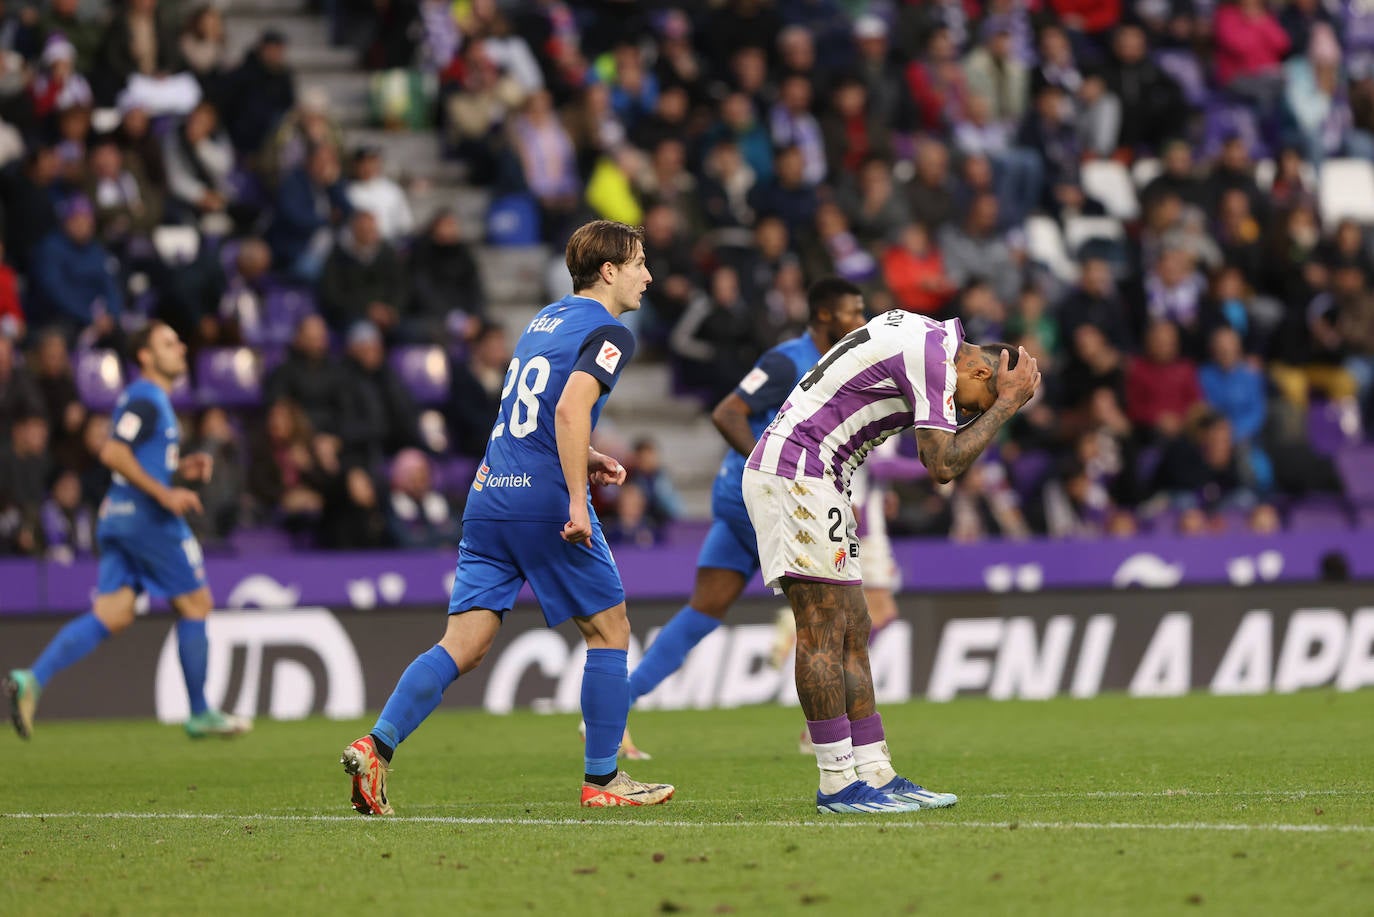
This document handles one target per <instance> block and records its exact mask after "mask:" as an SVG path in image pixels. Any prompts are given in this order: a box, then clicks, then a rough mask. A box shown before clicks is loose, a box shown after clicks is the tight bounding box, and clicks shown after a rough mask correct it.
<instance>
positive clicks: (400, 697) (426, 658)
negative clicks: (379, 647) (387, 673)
mask: <svg viewBox="0 0 1374 917" xmlns="http://www.w3.org/2000/svg"><path fill="white" fill-rule="evenodd" d="M457 680H458V665H457V664H456V663H455V662H454V661H453V657H452V656H450V655H449V654H448V650H446V649H444V648H443V647H442V646H439V645H437V644H436V645H435V646H432V647H430V648H429V649H428V650H426V651H425V652H423V653H421V654H420V655H418V656H416V657H415V661H414V662H412V663H411V664H410V665H409V666H407V667H406V670H405V671H404V672H402V673H401V680H400V681H398V682H396V689H395V690H394V691H392V692H391V696H390V697H389V698H387V701H386V706H385V707H383V708H382V715H381V716H379V717H378V718H377V725H376V726H373V727H372V734H373V735H374V736H376V737H377V738H379V739H381V740H382V742H384V743H385V744H386V745H387V746H388V747H389V748H391V749H392V750H393V751H394V750H395V749H396V746H398V745H400V744H401V743H402V742H404V741H405V740H406V736H408V735H410V734H411V733H412V732H414V731H415V730H416V729H417V728H419V726H420V724H421V723H423V722H424V721H425V717H427V716H429V715H430V714H431V713H433V712H434V708H435V707H437V706H439V701H441V700H443V697H444V691H446V690H448V686H449V685H451V684H453V683H454V682H455V681H457Z"/></svg>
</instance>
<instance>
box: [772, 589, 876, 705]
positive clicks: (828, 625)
mask: <svg viewBox="0 0 1374 917" xmlns="http://www.w3.org/2000/svg"><path fill="white" fill-rule="evenodd" d="M849 590H853V591H854V592H857V593H859V601H860V602H862V601H863V595H862V592H860V590H859V587H857V586H837V585H835V584H833V583H808V582H802V581H800V580H793V579H784V580H783V592H784V593H785V594H786V595H787V600H788V601H789V602H791V603H792V613H793V614H794V615H795V616H796V619H797V697H798V698H800V699H801V706H802V712H803V713H805V714H806V718H807V719H808V720H813V721H814V720H830V719H834V718H836V717H842V716H844V715H845V713H846V708H847V706H848V703H847V697H848V689H847V682H848V677H847V675H846V671H845V664H844V655H845V633H846V630H847V628H848V614H847V613H846V608H847V606H848V604H849V602H850V600H849V598H848V595H847V592H848V591H849ZM866 618H867V614H866V613H865V619H866ZM867 660H868V654H867V651H865V653H864V670H865V671H867ZM870 682H871V679H870ZM868 694H869V698H870V706H871V704H872V694H873V690H872V685H871V684H870V686H869V690H868Z"/></svg>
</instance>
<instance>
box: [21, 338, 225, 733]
mask: <svg viewBox="0 0 1374 917" xmlns="http://www.w3.org/2000/svg"><path fill="white" fill-rule="evenodd" d="M129 350H130V353H131V355H132V356H133V358H134V361H135V362H136V363H137V364H138V367H139V371H140V374H141V378H139V379H138V380H137V381H136V382H134V383H133V384H132V385H130V386H129V387H128V388H126V389H125V390H124V392H123V394H121V395H120V396H119V401H118V402H116V404H115V412H114V417H113V418H112V421H113V423H112V429H113V431H114V432H113V434H112V435H111V438H110V440H109V442H107V443H106V444H105V446H104V447H103V448H102V449H101V451H100V461H101V462H102V463H104V464H105V466H106V467H108V468H109V469H110V471H111V472H113V479H112V483H111V484H110V490H109V492H108V493H107V494H106V495H105V500H104V502H102V503H101V504H100V521H99V524H98V525H97V528H96V541H97V543H98V545H99V547H100V572H99V579H98V582H97V585H96V598H95V607H94V608H93V610H91V611H89V612H87V613H86V614H84V615H82V616H81V617H79V618H77V619H76V620H74V621H72V622H70V623H69V624H67V626H66V627H64V628H62V630H61V631H60V632H58V634H57V636H56V637H54V638H53V639H52V641H51V642H50V643H49V644H48V645H47V647H46V648H45V649H44V650H43V652H42V653H41V654H40V655H39V657H38V659H37V661H35V662H34V664H33V667H32V668H30V669H16V670H15V671H12V672H10V673H9V676H8V677H7V678H6V679H5V682H4V690H5V693H6V694H8V695H9V699H10V711H11V717H12V719H13V720H14V728H15V729H16V730H17V731H18V732H19V735H20V736H21V737H23V738H26V739H27V738H28V737H29V736H30V735H31V734H32V732H33V717H34V712H35V710H36V708H37V706H38V698H39V695H40V693H41V692H42V690H43V688H44V687H46V686H47V684H48V682H49V681H50V680H51V679H52V677H53V676H54V675H56V674H57V673H58V672H60V671H61V670H63V669H65V668H66V667H67V666H69V665H71V664H73V663H75V662H78V661H80V660H81V659H83V658H85V657H86V656H87V655H89V654H90V653H91V652H93V651H94V650H95V649H96V647H98V646H99V645H100V644H101V643H103V642H104V641H105V639H106V638H107V637H109V636H110V635H111V634H117V633H119V632H120V631H122V630H124V629H125V628H126V627H128V626H129V625H130V624H132V623H133V621H134V616H135V605H136V602H137V599H138V595H139V593H142V592H151V593H153V594H155V595H159V596H162V597H165V598H166V599H168V601H169V602H170V603H171V606H172V609H173V610H174V611H175V612H176V613H177V615H178V617H179V620H178V621H177V625H176V634H177V648H178V651H179V654H180V658H181V669H182V673H183V674H184V675H185V678H186V693H187V694H188V695H189V697H190V702H191V717H190V719H188V720H187V721H186V732H187V734H188V735H190V736H191V737H192V738H202V737H204V736H211V735H221V736H231V735H237V734H238V733H241V732H245V731H247V730H248V729H249V728H251V726H252V723H251V722H250V721H249V720H247V719H245V718H243V717H238V716H231V715H229V714H225V713H221V712H220V711H218V710H213V709H211V708H210V706H209V705H208V704H207V703H206V700H205V670H206V667H207V665H208V660H209V654H210V653H209V642H208V640H207V639H206V635H205V619H206V618H207V617H208V616H209V614H210V609H211V607H212V606H213V604H214V603H213V601H212V599H211V597H210V588H209V586H207V585H206V584H205V567H204V561H203V559H202V557H201V552H200V544H199V543H198V542H197V541H196V539H195V536H194V535H192V534H191V529H190V527H189V526H187V524H186V520H185V519H184V518H183V517H184V516H185V515H186V514H187V513H188V512H197V513H198V512H203V510H202V509H201V505H200V497H199V496H197V495H196V492H195V491H193V490H189V489H187V488H185V487H177V486H174V484H173V476H174V475H179V476H180V477H181V478H183V479H184V480H186V481H208V480H210V475H211V473H212V471H213V470H214V469H213V463H212V460H211V458H210V456H208V455H205V454H203V453H196V454H193V455H187V456H182V455H181V434H180V428H179V426H178V424H177V416H176V412H175V411H173V410H172V401H171V398H170V393H171V391H172V387H173V385H175V384H176V382H177V380H178V379H180V378H181V377H182V376H184V375H186V345H185V344H183V343H182V341H181V339H180V338H179V337H177V333H176V332H175V331H173V330H172V329H171V328H170V327H169V326H167V325H165V324H163V323H162V322H152V323H150V324H148V325H147V326H145V327H144V328H143V329H141V330H139V331H138V332H136V333H134V335H133V336H132V337H131V339H130V345H129Z"/></svg>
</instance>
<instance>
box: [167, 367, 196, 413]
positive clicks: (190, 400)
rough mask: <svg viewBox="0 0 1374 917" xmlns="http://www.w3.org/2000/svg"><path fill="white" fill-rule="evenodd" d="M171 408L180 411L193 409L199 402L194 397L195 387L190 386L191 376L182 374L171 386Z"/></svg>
mask: <svg viewBox="0 0 1374 917" xmlns="http://www.w3.org/2000/svg"><path fill="white" fill-rule="evenodd" d="M171 398H172V408H173V409H174V410H176V411H177V413H181V412H183V411H191V410H195V409H196V408H197V407H199V405H200V402H199V400H198V399H197V398H196V392H195V389H193V388H191V377H190V376H182V377H181V378H180V379H178V380H177V381H176V384H175V385H173V386H172V395H171Z"/></svg>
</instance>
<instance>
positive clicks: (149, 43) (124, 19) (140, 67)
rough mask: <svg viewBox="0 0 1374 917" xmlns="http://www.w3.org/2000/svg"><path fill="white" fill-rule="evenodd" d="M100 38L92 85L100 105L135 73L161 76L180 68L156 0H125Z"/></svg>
mask: <svg viewBox="0 0 1374 917" xmlns="http://www.w3.org/2000/svg"><path fill="white" fill-rule="evenodd" d="M123 6H124V8H123V9H122V10H121V11H120V13H119V15H117V16H115V17H113V18H112V19H111V20H110V24H109V26H108V27H107V28H106V30H105V34H104V36H103V37H102V38H101V41H100V50H99V52H98V53H97V58H98V59H97V61H96V65H95V70H94V73H95V88H96V95H97V98H98V99H99V100H100V102H101V103H102V104H105V105H109V104H110V103H112V102H114V100H115V97H116V96H118V95H119V92H120V90H122V89H123V88H124V87H125V85H126V84H127V83H128V82H129V77H131V76H133V75H134V74H142V75H144V76H161V75H165V74H168V73H175V72H176V71H178V70H180V69H181V52H180V48H179V47H178V45H177V41H176V38H175V37H174V36H173V35H170V34H168V33H167V32H166V31H165V30H164V29H163V28H162V25H161V24H160V23H159V22H158V16H157V0H126V2H125V3H124V5H123Z"/></svg>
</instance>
